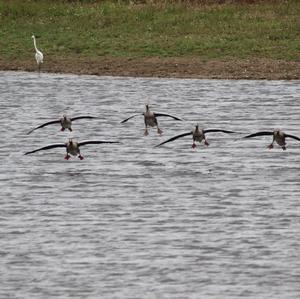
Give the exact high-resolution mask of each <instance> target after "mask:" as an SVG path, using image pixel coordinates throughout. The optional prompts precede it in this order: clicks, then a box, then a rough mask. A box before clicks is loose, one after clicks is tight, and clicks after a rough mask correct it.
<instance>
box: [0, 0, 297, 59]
mask: <svg viewBox="0 0 300 299" xmlns="http://www.w3.org/2000/svg"><path fill="white" fill-rule="evenodd" d="M135 2H137V1H135ZM144 2H145V3H142V4H141V3H134V1H131V2H130V1H106V2H105V1H50V0H49V1H46V0H39V1H33V0H32V1H29V0H10V1H4V0H0V28H1V30H0V56H1V57H5V58H9V59H27V58H31V57H32V52H33V44H32V40H31V35H32V34H35V35H37V36H40V38H39V39H38V40H37V44H38V48H39V49H41V50H42V51H43V52H44V54H45V55H47V56H50V55H59V56H64V55H74V56H76V55H79V56H82V57H93V58H94V57H97V56H108V57H148V56H151V57H153V56H156V57H183V56H185V57H186V56H188V57H191V56H194V57H195V56H196V57H200V58H203V59H226V58H239V59H241V58H242V59H243V58H252V57H259V58H270V59H283V60H294V61H299V60H300V17H299V16H300V1H298V0H286V1H284V0H282V1H275V0H274V1H257V2H255V3H254V4H245V1H244V2H243V3H239V1H236V3H233V4H232V3H227V4H226V3H225V4H221V5H216V4H207V2H209V1H202V2H203V3H202V4H197V5H196V4H193V3H192V1H190V2H188V1H164V2H163V1H161V2H160V1H158V2H160V3H162V2H163V4H157V3H155V2H149V3H148V1H144ZM210 2H213V1H210ZM153 3H154V4H153Z"/></svg>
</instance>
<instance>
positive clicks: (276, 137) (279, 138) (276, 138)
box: [244, 129, 300, 150]
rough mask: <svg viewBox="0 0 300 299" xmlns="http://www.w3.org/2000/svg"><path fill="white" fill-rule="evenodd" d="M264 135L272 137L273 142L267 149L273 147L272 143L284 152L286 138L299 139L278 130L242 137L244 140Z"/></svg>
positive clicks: (299, 139)
mask: <svg viewBox="0 0 300 299" xmlns="http://www.w3.org/2000/svg"><path fill="white" fill-rule="evenodd" d="M264 135H272V136H273V141H272V143H271V144H269V145H268V146H267V148H268V149H272V148H273V147H274V142H276V143H277V144H278V145H279V146H281V147H282V149H283V150H286V142H285V139H286V138H287V137H288V138H293V139H296V140H298V141H300V138H299V137H297V136H294V135H290V134H286V133H284V132H283V131H281V130H280V129H276V130H274V131H260V132H256V133H253V134H250V135H247V136H244V138H252V137H256V136H264Z"/></svg>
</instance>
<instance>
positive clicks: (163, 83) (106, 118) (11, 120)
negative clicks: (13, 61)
mask: <svg viewBox="0 0 300 299" xmlns="http://www.w3.org/2000/svg"><path fill="white" fill-rule="evenodd" d="M0 77H1V80H0V91H1V98H0V108H1V109H0V124H1V128H2V129H1V140H2V142H1V146H0V158H1V169H0V187H1V188H0V194H1V201H0V235H1V239H0V256H1V259H0V261H1V268H0V283H1V288H0V297H1V298H137V299H139V298H180V299H181V298H240V297H242V298H243V297H245V298H299V297H300V270H299V269H300V251H299V248H300V234H299V233H300V224H299V223H300V221H299V208H300V203H299V198H300V184H299V172H300V165H299V157H300V142H298V141H296V140H293V139H289V140H288V146H287V150H286V151H282V150H281V148H279V147H278V146H275V148H274V149H273V150H271V151H270V150H268V149H267V148H266V146H267V145H268V144H269V143H270V142H271V140H272V138H271V137H270V136H265V137H260V138H254V139H249V140H248V139H241V136H243V134H244V133H245V134H248V133H253V132H256V131H259V130H272V129H274V128H282V129H283V130H285V131H286V132H288V133H290V134H294V135H298V136H300V129H299V128H300V105H299V93H300V87H299V82H298V81H271V82H270V81H226V80H178V79H149V78H111V77H94V76H75V75H59V74H56V75H55V74H44V73H43V74H41V76H40V77H39V76H38V75H37V74H34V73H22V72H19V73H15V72H1V73H0ZM146 103H149V104H150V107H151V108H153V110H154V111H156V112H162V113H169V114H172V115H176V116H179V117H182V118H183V119H184V121H183V122H176V121H173V120H172V119H169V118H163V117H162V118H159V124H160V127H161V129H162V130H163V131H164V133H163V135H162V136H159V135H158V134H157V133H156V130H155V129H151V130H150V131H149V132H150V134H149V136H147V137H144V136H143V133H144V131H143V130H144V124H143V118H142V116H141V117H136V118H133V119H132V120H130V121H129V122H127V123H125V124H120V121H121V120H122V119H124V118H126V117H128V116H130V115H131V114H134V113H142V112H143V110H144V104H146ZM64 113H66V114H68V115H70V116H78V115H82V114H84V115H94V116H98V117H99V119H95V120H78V121H76V122H74V123H73V130H74V131H73V132H72V133H68V132H60V130H59V126H56V125H52V126H47V127H44V128H42V129H39V130H36V131H34V132H33V133H32V134H30V135H26V133H27V132H28V131H29V130H30V129H31V128H33V127H35V126H37V125H40V124H41V123H43V122H45V121H48V120H52V119H56V118H59V117H61V115H62V114H64ZM197 123H198V124H199V125H200V126H201V127H203V128H208V129H209V128H222V129H227V130H234V131H237V132H239V133H240V134H235V135H234V136H232V135H226V134H220V133H211V134H208V135H207V138H208V141H209V142H210V146H209V147H205V146H204V145H203V144H202V145H200V146H198V147H197V148H196V149H195V150H193V149H192V148H191V144H192V140H191V138H190V137H185V138H182V139H178V140H176V141H174V142H172V143H168V144H166V145H165V146H162V147H159V148H154V146H155V145H156V144H158V143H159V142H162V141H164V140H166V138H169V137H172V136H174V135H176V134H179V133H184V132H188V131H190V130H192V128H193V126H194V125H195V124H197ZM69 137H75V138H77V139H78V140H84V139H100V140H114V141H120V144H118V145H113V144H111V145H110V144H106V145H91V146H85V147H82V154H83V156H84V157H85V159H84V160H83V161H80V160H79V159H77V158H74V157H72V158H71V159H70V160H69V161H66V160H64V155H65V152H64V150H63V149H61V148H57V149H53V150H50V151H46V152H38V153H36V154H33V155H28V156H24V155H23V154H24V152H26V151H29V150H32V149H35V148H38V147H41V146H44V145H47V144H49V143H61V142H65V141H66V140H67V138H69Z"/></svg>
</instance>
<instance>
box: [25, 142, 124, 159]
mask: <svg viewBox="0 0 300 299" xmlns="http://www.w3.org/2000/svg"><path fill="white" fill-rule="evenodd" d="M102 143H119V142H118V141H100V140H84V141H81V142H77V141H73V140H72V139H69V141H68V142H66V143H53V144H49V145H46V146H44V147H41V148H38V149H35V150H33V151H30V152H26V153H25V154H24V155H30V154H33V153H35V152H38V151H43V150H48V149H52V148H56V147H64V148H66V151H67V154H66V155H65V159H66V160H69V159H70V157H71V156H70V154H71V155H72V156H77V155H78V158H79V159H80V160H83V156H82V155H81V154H80V149H79V147H81V146H83V145H87V144H102Z"/></svg>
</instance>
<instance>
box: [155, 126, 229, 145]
mask: <svg viewBox="0 0 300 299" xmlns="http://www.w3.org/2000/svg"><path fill="white" fill-rule="evenodd" d="M212 132H222V133H227V134H232V133H235V132H233V131H227V130H221V129H205V130H203V129H199V125H196V126H195V128H194V129H193V131H190V132H187V133H183V134H180V135H177V136H174V137H172V138H170V139H168V140H166V141H164V142H162V143H160V144H158V145H156V146H155V147H158V146H161V145H163V144H165V143H167V142H171V141H174V140H176V139H178V138H181V137H184V136H188V135H193V144H192V148H195V147H196V143H195V142H196V141H198V142H199V143H200V142H201V141H202V140H204V144H205V145H206V146H208V145H209V143H208V142H207V139H206V137H205V134H206V133H212Z"/></svg>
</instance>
